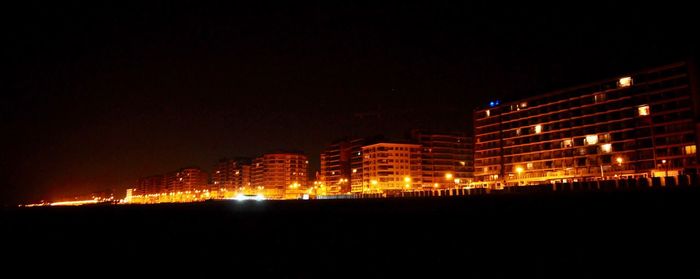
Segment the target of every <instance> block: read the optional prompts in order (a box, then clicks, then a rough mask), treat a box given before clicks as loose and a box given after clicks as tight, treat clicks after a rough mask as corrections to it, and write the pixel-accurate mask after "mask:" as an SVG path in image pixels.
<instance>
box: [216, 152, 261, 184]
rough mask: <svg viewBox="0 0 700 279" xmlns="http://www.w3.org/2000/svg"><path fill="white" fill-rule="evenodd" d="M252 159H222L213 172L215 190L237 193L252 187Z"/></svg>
mask: <svg viewBox="0 0 700 279" xmlns="http://www.w3.org/2000/svg"><path fill="white" fill-rule="evenodd" d="M251 164H252V160H251V159H250V158H233V159H221V160H219V162H218V163H217V164H216V167H215V168H214V171H213V172H212V184H213V187H214V188H223V189H226V190H227V191H235V190H238V189H241V188H242V187H250V178H251Z"/></svg>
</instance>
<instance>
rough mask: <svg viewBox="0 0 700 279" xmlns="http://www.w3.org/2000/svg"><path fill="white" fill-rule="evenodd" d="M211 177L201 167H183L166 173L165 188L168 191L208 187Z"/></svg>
mask: <svg viewBox="0 0 700 279" xmlns="http://www.w3.org/2000/svg"><path fill="white" fill-rule="evenodd" d="M208 180H209V177H208V175H207V173H206V172H204V171H202V170H201V169H200V168H192V167H190V168H182V169H180V170H178V171H175V172H171V173H168V174H166V175H165V188H166V191H168V192H174V193H177V192H192V191H198V190H205V189H208V186H207V185H208V183H207V181H208Z"/></svg>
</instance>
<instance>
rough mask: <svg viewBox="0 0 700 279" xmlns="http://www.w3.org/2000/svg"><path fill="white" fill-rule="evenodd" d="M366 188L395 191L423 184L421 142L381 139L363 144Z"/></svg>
mask: <svg viewBox="0 0 700 279" xmlns="http://www.w3.org/2000/svg"><path fill="white" fill-rule="evenodd" d="M361 154H362V156H363V157H362V188H363V192H370V193H376V192H383V193H392V192H399V191H405V190H410V189H418V188H421V187H422V170H421V157H420V156H421V146H420V145H418V144H411V143H389V142H380V143H375V144H371V145H366V146H363V147H362V151H361Z"/></svg>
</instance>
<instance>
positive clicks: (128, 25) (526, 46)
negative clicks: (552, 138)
mask: <svg viewBox="0 0 700 279" xmlns="http://www.w3.org/2000/svg"><path fill="white" fill-rule="evenodd" d="M53 2H56V3H35V2H23V3H22V4H15V5H10V6H7V7H4V9H3V10H4V11H3V13H2V19H0V20H2V21H3V22H2V27H1V28H2V30H1V31H2V37H3V44H2V45H3V48H4V51H3V56H4V57H3V62H2V63H3V66H4V67H6V68H7V69H8V71H7V72H6V74H4V75H3V77H2V91H3V100H2V102H0V109H1V113H2V124H1V125H2V128H3V131H5V133H3V136H2V143H3V151H2V158H1V160H0V163H1V164H2V165H0V169H1V170H0V175H1V176H0V187H1V188H0V194H1V198H0V202H3V203H13V202H18V201H34V200H38V199H42V198H51V197H55V196H57V195H62V194H79V193H83V192H89V191H93V190H99V189H103V188H116V189H118V190H120V191H121V190H123V189H124V188H126V187H127V186H129V185H133V183H134V182H135V179H136V178H138V177H140V176H145V175H150V174H157V173H163V172H166V171H171V170H175V169H177V168H180V167H183V166H191V165H194V166H200V167H202V168H204V169H206V170H210V169H211V167H212V165H213V164H214V163H215V162H216V160H218V159H219V158H221V157H225V156H229V157H230V156H256V155H259V154H261V153H263V152H266V151H270V150H275V149H297V150H303V151H304V152H306V154H307V155H309V156H310V159H311V163H312V168H313V169H314V170H315V169H317V168H318V154H319V151H320V149H321V148H323V147H324V146H325V145H326V144H328V143H329V142H331V141H332V140H334V139H337V138H339V137H343V136H362V135H370V134H376V133H384V134H387V135H389V136H392V135H393V136H398V135H402V134H403V133H404V132H405V131H406V130H408V129H410V128H432V129H441V130H469V129H470V127H471V124H470V123H469V122H470V121H471V116H470V113H471V111H472V110H473V109H474V107H475V106H478V105H482V104H484V103H485V102H487V101H488V100H490V99H493V98H500V99H502V100H512V99H516V98H521V97H526V96H529V95H532V94H535V93H542V92H544V91H545V90H547V89H553V88H558V87H561V86H569V85H574V84H576V83H578V82H588V81H593V80H596V79H599V78H607V77H610V76H617V74H618V73H621V72H624V71H627V70H634V69H637V68H640V67H645V66H650V65H655V64H658V63H665V62H672V61H675V60H678V59H682V58H684V57H686V56H689V55H694V54H696V49H697V48H698V45H697V43H696V42H694V41H695V39H697V38H696V37H697V34H698V32H697V26H700V24H698V21H697V19H695V18H697V14H696V13H695V12H693V10H694V9H693V8H692V7H690V6H688V4H680V3H672V2H668V1H664V2H663V4H659V3H657V4H643V3H639V2H641V1H635V2H630V3H616V4H615V3H613V4H611V3H592V2H589V1H586V2H581V3H580V4H573V5H572V4H567V5H563V4H562V5H561V6H558V5H551V4H547V5H540V6H531V5H525V4H521V5H513V4H507V3H500V2H497V3H493V4H478V3H459V2H454V3H451V2H439V1H425V2H424V3H407V2H404V1H401V2H394V3H383V4H377V3H373V2H379V1H371V2H369V3H362V4H360V3H356V2H351V1H347V2H348V3H346V4H338V3H333V4H328V3H327V2H339V1H316V2H304V3H298V2H297V1H291V2H294V3H293V4H280V3H267V4H257V5H255V6H251V5H248V6H244V5H238V4H235V5H234V4H226V5H222V4H213V3H206V4H203V3H199V2H200V1H196V2H189V3H187V2H184V3H180V2H181V1H162V2H160V1H148V2H149V3H132V4H128V3H127V4H125V3H124V2H123V1H117V2H113V3H82V4H77V3H73V2H71V1H53ZM59 2H60V3H59ZM143 2H146V1H143ZM169 2H178V3H169ZM250 2H257V1H250ZM460 2H461V1H460ZM492 2H495V1H492ZM377 113H378V114H377ZM377 115H378V116H377ZM119 194H122V193H121V192H119Z"/></svg>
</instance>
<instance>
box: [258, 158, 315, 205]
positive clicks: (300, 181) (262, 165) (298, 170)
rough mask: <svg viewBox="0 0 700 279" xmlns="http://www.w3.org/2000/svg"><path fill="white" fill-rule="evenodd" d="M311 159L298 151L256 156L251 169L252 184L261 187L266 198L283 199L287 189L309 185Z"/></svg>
mask: <svg viewBox="0 0 700 279" xmlns="http://www.w3.org/2000/svg"><path fill="white" fill-rule="evenodd" d="M308 171H309V161H308V158H307V157H306V155H303V154H298V153H270V154H265V155H263V156H260V157H258V158H255V160H253V164H252V170H251V184H252V186H253V187H254V188H256V189H261V190H263V192H264V193H265V196H266V198H271V199H281V198H284V197H285V190H286V189H293V190H297V189H301V188H305V187H307V183H308Z"/></svg>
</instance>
